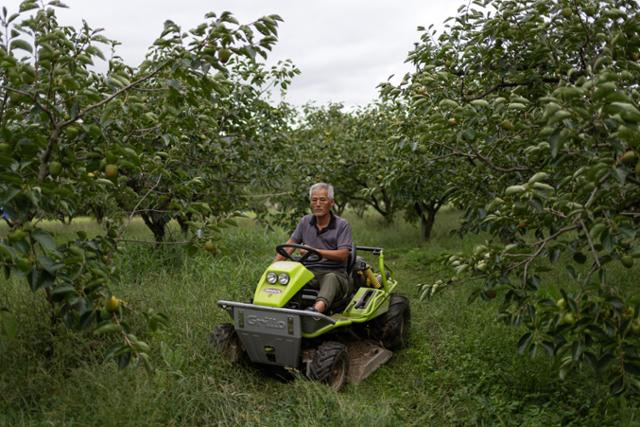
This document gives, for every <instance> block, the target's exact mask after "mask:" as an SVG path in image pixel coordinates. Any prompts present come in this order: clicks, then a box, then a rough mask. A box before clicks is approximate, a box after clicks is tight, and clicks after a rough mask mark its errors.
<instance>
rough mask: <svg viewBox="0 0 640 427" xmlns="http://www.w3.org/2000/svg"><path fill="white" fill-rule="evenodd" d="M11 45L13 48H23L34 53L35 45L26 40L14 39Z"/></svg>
mask: <svg viewBox="0 0 640 427" xmlns="http://www.w3.org/2000/svg"><path fill="white" fill-rule="evenodd" d="M9 47H10V49H11V50H14V49H22V50H26V51H27V52H29V53H33V47H32V46H31V45H30V44H29V43H28V42H26V41H24V40H20V39H14V40H12V41H11V44H10V45H9Z"/></svg>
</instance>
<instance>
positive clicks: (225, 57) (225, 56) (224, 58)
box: [218, 47, 231, 64]
mask: <svg viewBox="0 0 640 427" xmlns="http://www.w3.org/2000/svg"><path fill="white" fill-rule="evenodd" d="M230 58H231V51H230V50H229V49H227V48H226V47H225V48H222V49H220V51H218V59H219V60H220V62H222V63H223V64H226V63H227V62H228V61H229V59H230Z"/></svg>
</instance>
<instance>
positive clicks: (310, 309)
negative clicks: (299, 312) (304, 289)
mask: <svg viewBox="0 0 640 427" xmlns="http://www.w3.org/2000/svg"><path fill="white" fill-rule="evenodd" d="M304 311H311V312H314V313H318V310H316V308H315V307H314V306H312V305H310V306H309V307H307V308H305V309H304Z"/></svg>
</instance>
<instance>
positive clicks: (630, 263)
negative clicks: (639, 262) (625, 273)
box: [620, 255, 633, 268]
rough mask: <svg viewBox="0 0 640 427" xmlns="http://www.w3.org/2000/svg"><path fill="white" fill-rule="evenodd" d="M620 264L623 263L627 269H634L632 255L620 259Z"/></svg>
mask: <svg viewBox="0 0 640 427" xmlns="http://www.w3.org/2000/svg"><path fill="white" fill-rule="evenodd" d="M620 262H621V263H622V265H624V266H625V267H626V268H631V267H633V257H632V256H631V255H623V256H621V257H620Z"/></svg>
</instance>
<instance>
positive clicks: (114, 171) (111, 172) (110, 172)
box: [104, 163, 118, 178]
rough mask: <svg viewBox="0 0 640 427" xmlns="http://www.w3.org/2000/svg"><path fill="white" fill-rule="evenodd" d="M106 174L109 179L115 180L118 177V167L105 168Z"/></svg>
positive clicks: (112, 165)
mask: <svg viewBox="0 0 640 427" xmlns="http://www.w3.org/2000/svg"><path fill="white" fill-rule="evenodd" d="M104 174H105V175H106V176H107V178H115V177H117V176H118V165H114V164H112V163H111V164H108V165H106V166H105V167H104Z"/></svg>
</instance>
